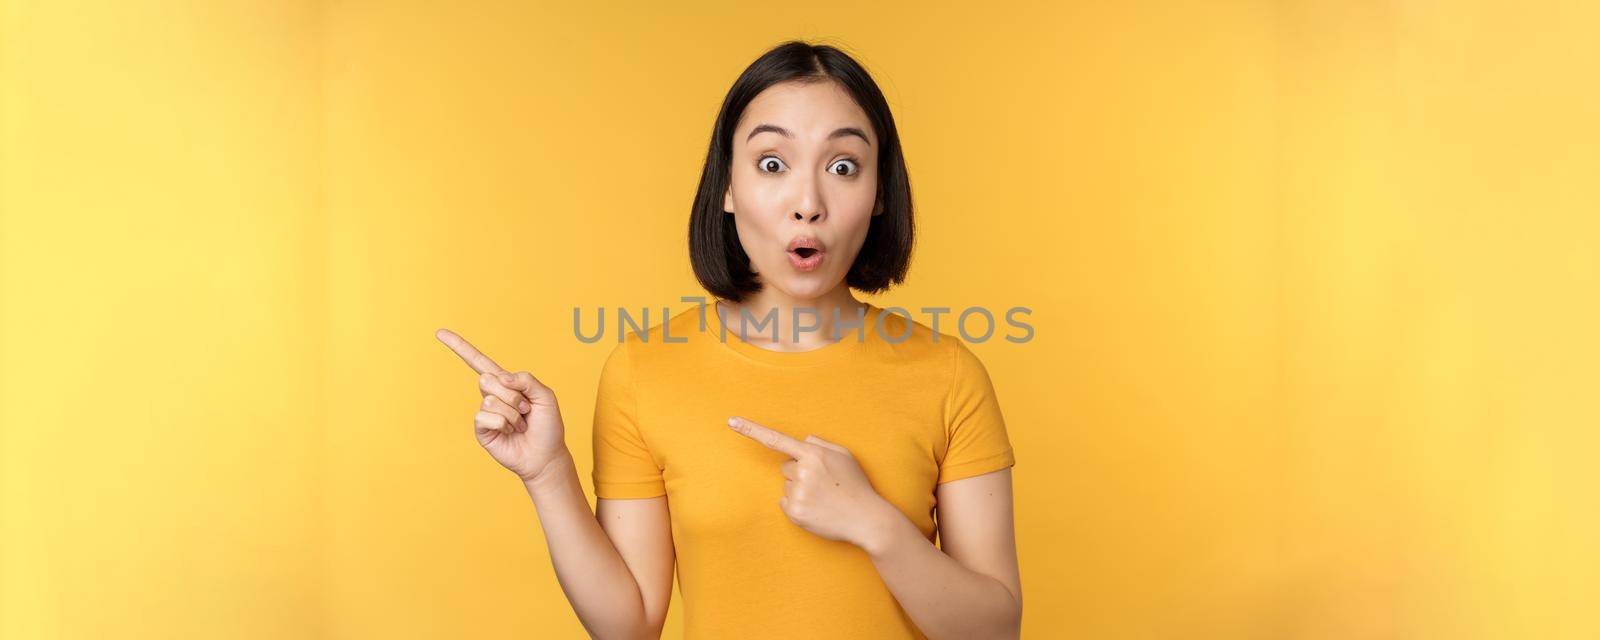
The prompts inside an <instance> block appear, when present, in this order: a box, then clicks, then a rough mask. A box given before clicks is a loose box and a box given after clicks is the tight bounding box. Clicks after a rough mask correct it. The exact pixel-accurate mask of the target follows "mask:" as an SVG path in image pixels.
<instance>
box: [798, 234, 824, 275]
mask: <svg viewBox="0 0 1600 640" xmlns="http://www.w3.org/2000/svg"><path fill="white" fill-rule="evenodd" d="M826 254H827V251H826V250H825V249H823V247H822V242H821V241H819V240H817V239H816V238H812V237H809V236H803V237H799V238H795V239H794V240H791V241H789V264H790V265H792V266H794V268H795V270H796V271H810V270H812V269H815V268H817V266H818V265H821V264H822V258H823V256H824V255H826Z"/></svg>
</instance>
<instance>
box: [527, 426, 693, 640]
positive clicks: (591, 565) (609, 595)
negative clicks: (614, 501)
mask: <svg viewBox="0 0 1600 640" xmlns="http://www.w3.org/2000/svg"><path fill="white" fill-rule="evenodd" d="M552 465H553V466H552V467H551V468H550V469H549V470H547V471H546V472H545V474H544V475H542V476H540V477H539V478H537V479H535V480H530V481H527V482H524V483H523V486H524V487H526V488H527V490H528V495H529V496H530V497H532V498H533V504H534V508H535V509H537V510H538V514H539V523H540V525H541V526H543V527H544V538H545V543H546V544H547V545H548V546H549V548H550V561H551V564H553V565H555V570H556V580H557V581H558V582H560V583H561V590H562V591H563V592H564V593H566V596H567V601H568V602H570V603H572V609H573V611H575V612H577V614H578V619H579V621H581V622H582V623H583V626H584V628H585V629H587V630H588V631H589V635H591V636H593V637H595V638H605V639H609V638H628V639H632V638H651V639H652V640H653V639H655V638H659V637H660V633H661V630H660V629H652V628H648V627H647V625H646V622H645V620H646V617H645V609H644V598H643V597H642V596H641V595H640V592H639V583H638V581H637V580H636V579H635V578H634V577H633V573H632V572H631V571H629V569H628V565H627V563H625V562H623V560H622V555H621V554H620V553H618V552H617V548H616V546H615V545H613V544H612V543H611V538H609V537H607V536H606V532H605V530H604V529H601V528H600V521H599V520H597V519H596V518H595V515H594V511H592V510H591V509H590V508H589V498H588V496H586V495H585V494H584V493H583V485H582V484H580V483H579V482H578V473H577V465H575V464H573V462H572V455H571V454H570V453H568V454H566V455H564V456H563V457H562V458H561V459H560V460H559V461H558V462H556V463H552Z"/></svg>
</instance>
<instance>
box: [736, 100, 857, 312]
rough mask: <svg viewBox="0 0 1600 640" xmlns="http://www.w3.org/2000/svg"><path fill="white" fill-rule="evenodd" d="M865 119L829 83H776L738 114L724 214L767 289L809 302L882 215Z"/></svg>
mask: <svg viewBox="0 0 1600 640" xmlns="http://www.w3.org/2000/svg"><path fill="white" fill-rule="evenodd" d="M868 122H869V121H868V119H867V114H866V112H865V111H862V110H861V107H859V106H857V105H856V103H855V100H853V99H851V97H850V94H849V93H847V92H846V91H845V90H844V88H843V87H840V86H839V85H838V84H837V83H835V82H833V81H823V82H805V83H802V82H783V83H779V84H776V85H773V86H771V87H768V88H767V89H766V90H764V91H762V92H761V93H760V94H758V95H757V96H756V97H755V99H754V100H752V101H751V102H750V104H749V106H747V107H746V108H745V111H744V114H743V115H742V116H741V117H740V119H739V124H738V126H737V127H735V128H734V133H733V167H732V172H731V173H732V176H731V178H732V181H731V184H730V186H729V188H728V192H727V193H726V194H725V195H724V197H723V203H722V208H723V210H725V211H731V212H733V213H732V215H733V216H734V223H735V226H736V227H737V228H738V230H739V244H741V245H743V247H744V251H745V253H746V254H747V255H749V256H750V269H751V271H754V272H755V273H757V274H759V275H760V277H761V281H762V283H763V284H764V285H765V286H767V287H773V288H776V289H777V290H778V291H781V292H782V293H784V294H786V295H787V296H788V297H790V298H793V299H811V298H817V297H820V296H822V295H823V294H825V293H828V292H829V291H832V290H833V289H834V288H835V287H836V286H838V284H839V283H840V282H842V281H843V280H844V278H845V275H846V274H848V273H849V271H850V265H851V263H853V262H854V261H855V257H856V253H857V252H858V251H860V250H861V245H862V243H863V242H865V241H866V238H867V227H868V226H869V224H870V223H871V222H872V216H873V215H877V214H878V213H880V212H878V211H875V207H874V205H875V203H876V202H877V196H878V142H877V140H878V137H877V132H875V131H873V130H872V127H871V125H870V124H868ZM796 245H799V246H798V247H797V246H796ZM774 293H777V292H774Z"/></svg>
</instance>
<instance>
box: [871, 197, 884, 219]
mask: <svg viewBox="0 0 1600 640" xmlns="http://www.w3.org/2000/svg"><path fill="white" fill-rule="evenodd" d="M880 213H883V198H878V200H877V202H874V203H872V215H874V216H876V215H878V214H880Z"/></svg>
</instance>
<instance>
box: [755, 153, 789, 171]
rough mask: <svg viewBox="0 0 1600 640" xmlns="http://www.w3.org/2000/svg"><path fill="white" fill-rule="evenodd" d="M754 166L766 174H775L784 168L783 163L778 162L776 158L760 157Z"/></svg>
mask: <svg viewBox="0 0 1600 640" xmlns="http://www.w3.org/2000/svg"><path fill="white" fill-rule="evenodd" d="M756 166H757V167H760V169H761V170H762V171H764V172H767V173H777V172H779V171H782V170H783V168H784V165H783V161H782V160H779V159H778V157H777V156H762V158H761V159H760V160H757V161H756Z"/></svg>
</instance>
